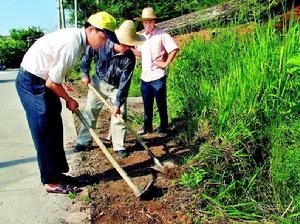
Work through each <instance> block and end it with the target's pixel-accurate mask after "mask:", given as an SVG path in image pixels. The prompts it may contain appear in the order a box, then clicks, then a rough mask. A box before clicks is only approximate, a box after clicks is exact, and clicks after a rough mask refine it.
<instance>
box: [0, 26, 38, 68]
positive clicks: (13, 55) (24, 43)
mask: <svg viewBox="0 0 300 224" xmlns="http://www.w3.org/2000/svg"><path fill="white" fill-rule="evenodd" d="M42 35H43V32H42V31H41V30H40V28H37V27H29V28H28V29H12V30H11V31H10V37H0V63H3V64H5V65H6V66H7V67H11V68H15V67H19V66H20V63H21V61H22V59H23V56H24V54H25V53H26V51H27V50H28V48H29V47H30V46H31V45H32V44H33V43H34V41H35V40H36V39H37V38H39V37H41V36H42Z"/></svg>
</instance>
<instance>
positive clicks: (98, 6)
mask: <svg viewBox="0 0 300 224" xmlns="http://www.w3.org/2000/svg"><path fill="white" fill-rule="evenodd" d="M225 1H226V0H210V1H208V0H193V1H187V0H180V1H179V0H176V1H175V2H174V1H166V0H163V1H158V0H155V1H149V0H145V1H138V0H134V1H127V0H113V1H108V0H100V1H96V0H93V1H90V0H82V1H78V21H79V24H80V25H83V24H84V23H85V21H86V20H87V18H88V17H89V16H90V15H91V14H92V13H95V12H97V11H107V12H109V13H111V14H112V15H114V16H115V17H116V18H117V20H119V21H123V20H125V19H133V18H135V17H140V16H141V12H142V9H143V8H145V7H148V6H151V7H153V8H154V9H155V11H156V14H157V15H158V16H159V18H160V20H162V21H164V20H167V19H171V18H175V17H177V16H180V15H183V14H186V13H190V12H194V11H196V10H199V9H203V8H206V7H209V6H212V5H216V4H219V3H221V2H225ZM65 7H66V8H67V9H68V10H70V11H71V22H73V21H74V18H73V11H74V3H73V1H72V0H67V1H66V2H65Z"/></svg>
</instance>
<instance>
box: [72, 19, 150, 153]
mask: <svg viewBox="0 0 300 224" xmlns="http://www.w3.org/2000/svg"><path fill="white" fill-rule="evenodd" d="M116 35H117V38H118V40H119V42H120V44H114V43H113V42H111V41H107V42H106V44H105V45H104V46H103V47H102V48H100V49H98V50H93V49H88V51H87V52H86V54H85V55H84V57H83V59H82V61H81V66H80V67H81V70H82V71H83V77H82V82H83V83H85V84H88V83H90V82H91V78H90V76H89V72H90V65H91V61H92V59H93V58H94V57H96V59H97V60H96V71H95V75H94V76H93V77H92V84H93V86H94V87H95V88H96V89H97V90H98V91H99V92H100V93H101V95H102V96H104V97H105V98H109V99H110V101H111V102H112V103H113V107H114V109H113V111H112V116H111V125H110V133H109V139H110V140H112V144H113V149H114V151H116V152H118V154H119V155H120V156H121V157H125V156H127V155H128V152H127V151H126V150H125V147H124V141H125V134H126V128H125V126H124V125H123V124H122V123H121V122H120V121H119V120H118V119H117V118H116V115H117V114H121V116H123V117H124V116H125V114H126V98H127V96H128V91H129V86H130V83H131V78H132V74H133V69H134V67H135V56H134V54H133V53H132V51H131V47H132V46H136V45H140V44H142V43H143V42H144V39H145V38H144V37H143V36H142V35H139V34H138V33H136V28H135V26H134V23H133V21H131V20H126V21H124V22H123V23H122V24H121V25H120V27H119V29H117V30H116ZM102 106H103V103H102V102H101V100H99V98H98V97H97V96H96V95H95V93H94V92H93V91H92V90H91V89H89V91H88V96H87V102H86V107H85V111H84V112H85V116H86V118H87V120H88V122H89V123H90V124H91V127H92V128H94V129H95V128H96V122H97V118H98V115H99V113H100V110H101V108H102ZM91 146H92V137H91V135H90V134H89V131H88V130H87V129H86V128H85V126H84V125H81V129H80V133H79V136H78V138H77V145H76V146H75V149H74V151H75V152H79V151H86V150H89V149H90V148H91Z"/></svg>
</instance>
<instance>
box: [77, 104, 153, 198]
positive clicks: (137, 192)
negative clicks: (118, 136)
mask: <svg viewBox="0 0 300 224" xmlns="http://www.w3.org/2000/svg"><path fill="white" fill-rule="evenodd" d="M75 114H76V115H77V116H78V118H79V120H80V121H81V122H82V124H83V125H84V126H85V127H86V128H87V129H88V130H89V133H90V134H91V136H92V138H93V139H94V140H95V142H96V143H97V144H98V145H99V147H100V149H101V150H102V152H103V153H104V155H105V156H106V157H107V159H108V160H109V161H110V162H111V164H112V165H113V167H114V168H115V169H116V170H117V171H118V173H119V174H120V175H121V177H122V178H123V179H124V180H125V182H126V183H127V184H128V186H129V187H130V188H131V190H132V191H133V193H134V194H135V196H136V197H141V196H143V195H145V194H146V193H147V192H149V191H150V189H151V188H152V187H153V186H154V178H153V175H152V180H151V181H150V182H149V183H148V184H147V186H146V187H145V188H144V189H140V188H139V187H138V186H136V185H135V184H134V183H133V181H132V180H131V179H130V177H129V176H128V175H127V173H126V172H125V171H124V170H123V168H122V167H121V166H120V165H119V164H118V163H117V162H116V160H115V159H114V158H113V157H112V155H111V154H110V153H109V151H108V150H107V148H106V147H105V145H104V144H103V142H102V141H101V140H100V139H99V137H98V136H97V134H96V132H95V131H94V130H93V129H92V128H91V127H90V126H89V124H88V122H87V120H86V119H85V118H84V116H83V115H82V113H81V112H80V111H79V110H78V109H76V110H75Z"/></svg>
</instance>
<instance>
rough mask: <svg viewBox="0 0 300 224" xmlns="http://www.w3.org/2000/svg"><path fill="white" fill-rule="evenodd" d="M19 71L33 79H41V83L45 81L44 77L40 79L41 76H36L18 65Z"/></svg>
mask: <svg viewBox="0 0 300 224" xmlns="http://www.w3.org/2000/svg"><path fill="white" fill-rule="evenodd" d="M19 71H21V72H22V73H23V74H24V75H30V76H31V77H32V78H33V79H35V80H41V81H43V83H45V82H46V81H45V80H44V79H42V78H41V77H38V76H36V75H34V74H32V73H30V72H29V71H27V70H26V69H25V68H23V67H20V69H19Z"/></svg>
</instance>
